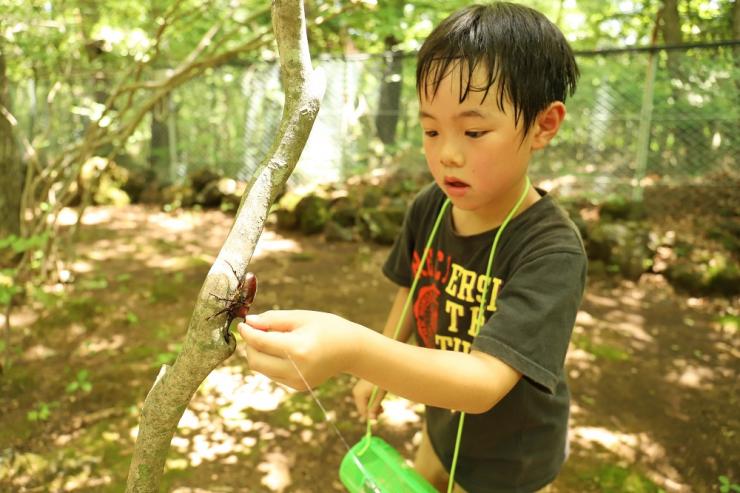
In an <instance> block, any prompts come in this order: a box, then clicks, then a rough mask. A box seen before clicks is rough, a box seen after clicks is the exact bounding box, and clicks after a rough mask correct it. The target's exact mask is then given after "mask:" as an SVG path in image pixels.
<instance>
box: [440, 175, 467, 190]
mask: <svg viewBox="0 0 740 493" xmlns="http://www.w3.org/2000/svg"><path fill="white" fill-rule="evenodd" d="M445 186H446V187H450V188H467V187H469V186H470V185H468V184H467V183H465V182H464V181H462V180H458V179H457V178H453V177H451V176H445Z"/></svg>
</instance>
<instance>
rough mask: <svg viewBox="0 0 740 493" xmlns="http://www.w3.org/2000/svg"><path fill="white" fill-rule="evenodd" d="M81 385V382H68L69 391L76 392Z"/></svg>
mask: <svg viewBox="0 0 740 493" xmlns="http://www.w3.org/2000/svg"><path fill="white" fill-rule="evenodd" d="M79 387H80V384H79V383H78V382H70V383H69V384H67V388H66V390H67V393H68V394H71V393H73V392H75V391H76V390H77V389H78V388H79Z"/></svg>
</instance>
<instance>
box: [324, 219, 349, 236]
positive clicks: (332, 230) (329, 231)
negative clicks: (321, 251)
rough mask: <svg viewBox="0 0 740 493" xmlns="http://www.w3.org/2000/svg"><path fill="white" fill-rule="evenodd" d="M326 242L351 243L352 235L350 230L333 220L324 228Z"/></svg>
mask: <svg viewBox="0 0 740 493" xmlns="http://www.w3.org/2000/svg"><path fill="white" fill-rule="evenodd" d="M324 234H325V235H326V239H327V241H353V240H354V239H355V238H354V233H353V232H352V229H351V228H347V227H344V226H342V225H340V224H338V223H336V222H335V221H333V220H329V221H328V222H327V223H326V226H325V227H324Z"/></svg>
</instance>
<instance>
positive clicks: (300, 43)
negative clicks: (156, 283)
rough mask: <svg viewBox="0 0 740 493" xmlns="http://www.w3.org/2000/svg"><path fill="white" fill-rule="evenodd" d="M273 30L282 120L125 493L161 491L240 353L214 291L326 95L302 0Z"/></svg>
mask: <svg viewBox="0 0 740 493" xmlns="http://www.w3.org/2000/svg"><path fill="white" fill-rule="evenodd" d="M272 18H273V30H274V32H275V37H276V39H277V41H278V51H279V54H280V65H281V75H282V77H283V81H284V82H285V84H283V87H284V88H285V91H286V95H285V106H284V108H283V115H282V120H281V122H280V126H279V129H278V133H277V135H276V137H275V140H274V143H273V146H272V149H271V151H270V153H269V154H268V157H267V158H266V159H265V161H263V163H262V164H261V165H260V167H259V168H258V170H257V173H256V177H255V179H254V180H253V181H252V183H251V184H250V186H249V187H248V190H247V191H246V192H245V195H244V197H243V198H242V203H241V205H240V207H239V211H238V212H237V216H236V219H235V221H234V225H233V226H232V228H231V231H230V232H229V235H228V236H227V238H226V241H225V242H224V245H223V247H222V248H221V251H220V252H219V255H218V257H217V258H216V261H215V262H214V264H213V266H212V267H211V270H210V271H209V273H208V276H207V277H206V280H205V282H204V283H203V286H202V288H201V291H200V293H199V294H198V299H197V303H196V306H195V309H194V311H193V315H192V317H191V319H190V323H189V326H188V331H187V334H186V336H185V342H184V344H183V348H182V351H181V352H180V354H179V355H178V357H177V359H176V361H175V363H174V364H173V366H172V367H169V366H167V365H165V366H163V367H162V369H161V370H160V372H159V375H158V377H157V379H156V381H155V383H154V385H153V386H152V388H151V389H150V391H149V394H148V395H147V397H146V400H145V401H144V407H143V409H142V412H141V420H140V424H139V436H138V438H137V441H136V445H135V447H134V454H133V457H132V460H131V465H130V467H129V477H128V484H127V488H126V491H127V492H137V493H138V492H156V491H158V490H159V484H160V481H161V477H162V470H163V467H164V463H165V459H166V457H167V452H168V450H169V446H170V441H171V440H172V436H173V434H174V432H175V430H176V429H177V423H178V422H179V420H180V417H181V416H182V413H183V412H184V410H185V408H186V407H187V405H188V403H189V402H190V399H191V397H192V395H193V393H194V392H195V390H196V389H197V388H198V386H199V385H200V383H201V382H202V381H203V379H204V378H205V377H206V376H207V375H208V374H209V373H210V372H211V371H212V370H213V369H214V368H216V367H217V366H218V365H219V364H221V362H223V361H224V360H225V359H226V358H228V357H229V356H230V355H231V354H232V353H233V352H234V349H235V347H236V342H235V340H234V337H230V338H229V340H228V341H226V340H225V339H224V337H223V336H222V325H223V323H224V322H225V318H226V317H225V315H224V316H221V317H217V318H216V319H214V320H207V317H208V316H209V315H210V314H212V313H214V312H216V311H218V310H219V309H220V308H221V306H220V305H218V304H217V302H216V301H214V300H213V298H212V297H210V295H209V293H215V294H218V295H221V296H226V293H227V291H228V288H229V287H230V288H231V289H232V290H233V289H234V288H235V284H236V280H235V279H234V276H233V274H232V273H231V269H230V267H229V265H228V264H227V262H228V263H230V264H231V265H233V266H234V268H235V269H236V270H237V272H244V271H245V270H246V269H247V266H248V265H249V262H250V260H251V257H252V254H253V253H254V248H255V245H256V244H257V240H258V238H259V236H260V234H261V232H262V228H263V226H264V222H265V219H266V217H267V214H268V212H269V208H270V205H271V204H272V201H273V199H274V197H275V195H276V193H277V191H278V189H279V187H280V186H281V185H282V184H284V183H285V181H286V180H287V179H288V177H289V176H290V173H291V172H292V171H293V169H294V168H295V165H296V163H297V161H298V158H299V156H300V154H301V152H302V151H303V147H304V146H305V144H306V140H307V139H308V135H309V133H310V131H311V127H312V126H313V122H314V120H315V118H316V114H317V113H318V110H319V103H320V101H321V97H322V96H323V92H324V87H325V80H324V77H323V74H321V73H319V72H314V71H313V70H312V68H311V58H310V55H309V51H308V41H307V39H306V29H305V27H306V26H305V17H304V13H303V2H302V0H273V4H272Z"/></svg>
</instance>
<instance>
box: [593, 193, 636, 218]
mask: <svg viewBox="0 0 740 493" xmlns="http://www.w3.org/2000/svg"><path fill="white" fill-rule="evenodd" d="M599 217H600V218H601V219H602V220H607V221H619V220H632V221H636V220H640V219H644V218H645V207H644V205H643V204H642V202H635V201H632V200H629V199H627V198H625V197H623V196H621V195H615V196H611V197H609V198H607V199H606V200H605V201H604V202H603V203H602V204H601V206H600V207H599Z"/></svg>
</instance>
